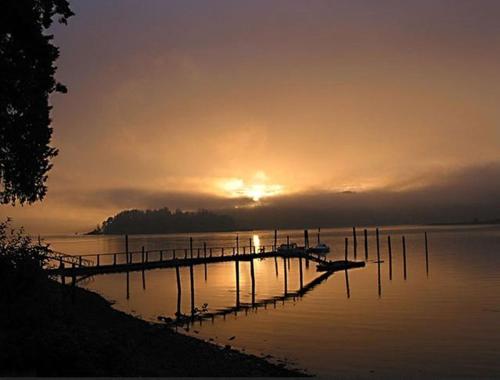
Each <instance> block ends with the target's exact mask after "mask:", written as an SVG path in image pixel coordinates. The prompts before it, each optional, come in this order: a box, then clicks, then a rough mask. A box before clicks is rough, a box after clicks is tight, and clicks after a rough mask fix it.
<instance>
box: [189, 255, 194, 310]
mask: <svg viewBox="0 0 500 380" xmlns="http://www.w3.org/2000/svg"><path fill="white" fill-rule="evenodd" d="M189 281H190V283H191V315H194V307H195V306H194V273H193V264H191V265H190V266H189Z"/></svg>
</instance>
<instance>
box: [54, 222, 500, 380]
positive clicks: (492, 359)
mask: <svg viewBox="0 0 500 380" xmlns="http://www.w3.org/2000/svg"><path fill="white" fill-rule="evenodd" d="M366 229H367V233H366V242H363V243H365V249H364V251H365V254H364V256H365V258H366V257H368V256H369V255H370V253H372V252H373V254H372V255H371V259H373V261H371V262H370V263H369V264H368V265H367V266H366V268H364V269H359V270H354V271H348V273H345V271H344V273H336V274H334V275H332V276H331V277H330V278H329V279H328V280H326V279H325V280H324V282H322V284H321V285H319V286H317V287H316V288H315V290H314V292H313V293H311V294H308V295H307V296H306V297H303V296H300V295H299V293H298V292H293V291H292V290H295V289H298V291H300V290H301V289H304V288H306V287H307V284H309V283H310V282H311V281H313V280H314V279H315V278H316V277H317V276H318V273H317V272H316V270H315V269H316V268H315V267H316V266H315V264H314V263H312V265H310V266H309V265H308V264H309V263H308V260H306V263H305V265H303V263H302V264H301V263H297V264H296V262H295V261H294V260H292V262H291V266H290V269H288V265H287V264H286V262H284V263H283V264H281V262H279V263H278V261H279V260H281V259H278V260H276V261H275V262H274V263H273V260H274V259H267V260H264V261H263V262H260V261H258V262H257V263H255V262H254V268H253V271H254V276H255V290H253V287H252V278H251V277H252V274H251V273H252V270H251V268H250V262H249V261H241V262H239V266H240V267H241V268H239V269H240V271H239V272H240V273H239V278H238V281H237V283H238V285H236V284H235V277H236V274H235V267H233V263H221V264H216V265H210V268H209V269H210V278H207V281H206V282H204V281H196V279H195V281H194V291H195V292H196V298H195V300H198V303H199V302H206V303H209V308H208V310H207V312H205V314H206V317H207V319H211V320H212V323H202V322H200V323H202V327H200V328H199V329H198V330H199V333H198V334H196V335H195V336H197V337H201V338H203V339H207V340H208V339H209V338H212V339H215V340H216V341H217V343H219V344H231V345H232V346H235V347H239V348H241V347H245V348H246V351H247V352H251V353H254V354H260V353H261V352H264V353H266V354H267V353H269V354H272V355H274V356H279V357H283V356H287V357H290V358H293V359H294V360H295V361H296V362H297V365H298V366H300V367H302V368H308V369H309V370H310V371H311V373H314V374H320V375H325V376H326V375H328V374H331V373H332V372H335V373H336V374H338V375H339V376H340V377H356V378H367V377H370V376H375V375H373V374H372V373H371V372H370V371H372V370H373V371H375V374H376V376H378V377H381V378H382V377H384V378H388V377H393V376H394V374H396V373H397V374H399V375H400V376H403V375H404V376H406V375H408V377H412V376H413V377H445V376H448V377H450V376H463V377H477V376H487V377H490V378H491V377H493V378H496V377H499V376H500V369H499V366H498V357H499V356H500V352H499V350H498V347H500V332H499V330H498V321H497V319H498V310H497V309H498V307H497V305H498V304H500V294H499V292H498V289H499V288H500V274H499V273H498V271H497V270H496V268H498V266H499V265H500V256H499V255H498V252H499V251H500V228H498V227H495V228H493V227H487V228H486V227H484V228H481V229H480V228H477V227H471V228H468V229H465V228H462V227H457V228H454V229H453V230H452V229H451V228H450V227H443V228H438V227H435V228H432V229H429V230H430V231H431V235H432V236H426V235H428V234H425V231H424V229H423V228H422V227H390V228H383V229H381V230H380V232H379V234H380V237H382V240H380V241H379V253H378V255H377V262H376V263H377V266H375V265H371V264H372V263H374V262H375V257H374V254H375V252H376V250H377V247H376V243H377V242H376V239H375V237H376V230H375V229H371V228H370V229H368V228H366ZM321 232H322V234H321V240H322V241H324V242H326V243H327V244H328V245H330V246H331V247H332V252H331V254H330V255H329V258H331V259H335V260H339V259H343V258H344V252H342V250H343V248H344V243H345V241H344V238H345V237H346V236H349V237H351V234H352V228H347V229H335V230H329V229H327V230H322V231H321ZM358 232H359V233H358V234H357V235H358V236H357V239H359V240H360V241H359V245H358V247H359V248H360V249H359V252H357V254H359V258H361V257H362V256H363V253H362V250H363V243H361V240H362V239H363V236H361V235H364V229H363V233H361V230H358ZM303 233H304V231H303V230H300V231H295V232H294V231H287V232H282V233H281V234H280V235H281V239H277V242H278V243H280V240H281V241H282V242H283V241H284V240H285V237H286V236H290V240H291V241H292V242H296V241H298V239H302V236H303ZM253 235H258V236H259V241H260V243H259V244H260V246H263V245H266V246H272V245H273V243H274V233H273V232H272V231H271V232H270V233H267V234H266V233H260V232H259V233H257V232H252V233H245V232H241V233H240V236H239V237H240V238H241V239H243V240H241V241H244V242H245V243H246V245H248V239H249V237H251V238H252V240H253ZM280 235H278V238H279V237H280ZM389 235H392V236H389ZM403 235H404V236H405V245H406V248H405V249H403V239H402V236H403ZM386 236H387V239H385V237H386ZM176 238H177V239H178V241H176V240H175V239H173V238H171V237H163V236H158V237H140V236H133V237H131V238H130V242H129V244H130V246H131V250H140V247H141V246H143V245H144V246H146V247H147V249H148V250H153V249H155V248H156V249H160V248H167V247H169V248H174V249H178V253H181V252H182V250H184V248H185V247H186V246H187V241H188V240H187V239H188V238H187V237H186V236H185V235H182V236H178V237H176ZM429 238H430V239H429ZM80 239H81V241H85V242H89V243H88V244H89V246H86V245H78V244H80V243H66V242H62V243H60V244H66V245H65V246H61V247H57V245H54V248H55V249H58V250H61V251H64V252H72V249H73V252H75V253H92V252H94V253H95V252H118V251H121V250H123V238H121V237H120V238H115V237H82V238H80ZM217 239H219V240H217ZM352 239H353V245H352V246H353V247H354V236H353V237H352ZM399 239H401V243H398V242H399V241H400V240H399ZM61 240H62V239H61ZM74 241H77V239H74V238H73V240H71V242H74ZM204 241H206V242H207V244H208V245H209V246H221V245H223V244H226V245H234V243H235V235H234V234H212V235H210V234H205V235H200V236H195V238H194V242H193V244H194V246H195V247H200V246H202V242H204ZM396 243H398V244H396ZM71 244H73V245H71ZM252 244H253V246H256V244H255V241H254V240H253V241H252ZM400 244H401V245H400ZM386 245H387V248H386ZM430 245H432V247H431V246H430ZM179 250H180V251H179ZM351 251H352V250H351ZM195 252H196V251H195ZM229 252H231V249H228V253H229ZM207 254H208V252H207ZM431 254H432V257H430V255H431ZM398 255H400V256H401V258H400V259H398ZM407 255H411V257H405V256H407ZM179 256H181V257H182V253H181V254H179ZM393 256H394V257H393ZM135 257H136V256H135ZM110 260H111V259H110ZM430 260H432V264H433V273H434V274H437V273H439V276H430V275H429V273H430V268H429V266H430ZM134 261H136V259H135V258H134ZM297 261H299V260H297ZM110 262H111V261H110ZM234 265H236V264H234ZM405 267H406V276H405ZM379 268H380V269H379ZM280 269H286V270H280ZM188 271H190V268H189V267H186V268H179V279H178V283H177V289H176V286H175V285H174V283H175V282H176V276H177V273H176V272H177V270H176V269H175V268H172V269H161V270H153V271H148V273H147V276H148V278H147V281H148V284H147V289H146V290H144V292H140V297H135V294H136V293H134V289H141V275H142V273H141V272H136V273H134V272H131V273H130V274H126V280H127V284H126V285H127V292H126V294H124V292H123V285H124V284H123V280H124V276H123V275H122V274H120V275H106V276H95V278H94V280H93V281H92V282H91V283H89V284H88V285H86V286H88V287H89V288H91V289H95V290H97V291H99V292H100V293H101V294H103V295H105V296H106V297H108V298H110V299H113V300H116V301H117V302H116V304H115V307H117V308H119V309H121V310H124V311H128V312H130V310H136V311H137V313H138V314H141V315H143V316H144V318H147V319H149V320H155V319H156V318H157V316H158V315H168V316H172V315H175V314H176V313H179V314H178V315H180V313H182V312H184V313H185V314H186V315H188V316H189V318H191V315H189V311H190V309H191V310H193V308H194V309H196V307H195V306H196V305H195V303H194V301H193V302H190V300H189V295H188V294H187V293H188V292H182V294H181V290H180V289H181V285H182V287H184V289H187V288H188V287H189V286H190V284H189V282H190V277H189V275H188ZM384 271H387V272H388V275H387V274H386V273H385V272H384ZM301 272H302V281H301ZM393 272H394V273H395V274H397V273H401V274H402V275H399V276H398V275H394V276H393ZM410 272H411V276H409V273H410ZM193 276H194V277H196V278H202V276H204V267H203V266H198V267H194V268H193ZM285 276H286V285H285V282H284V281H285V278H284V277H285ZM379 276H380V292H379V291H378V290H377V293H375V292H376V291H375V278H377V280H376V281H377V288H379V285H378V281H379ZM385 276H388V278H389V279H390V280H391V281H386V282H385V283H383V284H382V280H383V279H387V277H385ZM405 277H406V282H405ZM403 284H404V286H403ZM285 286H286V295H287V298H286V299H285V291H284V288H285ZM235 288H237V292H236V293H237V302H236V306H237V307H238V308H237V310H234V309H235V308H236V306H235V297H234V294H235ZM382 288H383V289H382ZM378 293H380V298H381V299H380V300H379V298H378V296H377V295H376V294H378ZM303 294H304V293H303ZM193 296H194V294H193ZM294 299H295V301H294ZM266 300H267V301H268V302H269V303H266V302H264V301H266ZM285 300H286V302H285ZM299 300H300V302H297V301H299ZM281 301H282V302H281ZM261 302H264V303H263V304H261ZM268 304H269V305H271V307H267V305H268ZM259 305H262V310H261V312H260V313H258V314H257V313H255V311H256V308H259V307H260V306H259ZM281 305H283V307H279V306H281ZM266 307H267V310H266ZM202 309H203V308H202ZM225 309H231V312H230V315H234V314H237V317H229V318H226V314H223V313H222V310H225ZM241 311H245V313H242V312H241ZM210 313H212V314H213V315H212V316H210ZM217 313H220V314H217ZM245 314H247V316H245ZM198 315H199V314H197V316H198ZM217 315H220V316H221V317H222V318H220V319H215V322H214V317H215V316H217ZM223 320H225V322H224V323H223ZM217 321H218V322H217ZM196 325H198V324H196ZM311 326H314V329H311ZM190 334H194V333H193V332H192V330H191V331H190ZM231 336H236V339H235V340H234V341H228V340H227V338H228V337H231ZM471 347H473V348H474V349H471ZM332 357H335V358H336V359H338V360H335V361H333V360H331V358H332ZM360 357H362V358H363V360H362V361H360V360H359V358H360Z"/></svg>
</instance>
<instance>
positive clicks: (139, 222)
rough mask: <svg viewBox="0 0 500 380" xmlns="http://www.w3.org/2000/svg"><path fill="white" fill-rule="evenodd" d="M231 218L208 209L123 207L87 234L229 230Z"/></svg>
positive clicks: (232, 227) (233, 227)
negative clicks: (125, 208) (194, 210)
mask: <svg viewBox="0 0 500 380" xmlns="http://www.w3.org/2000/svg"><path fill="white" fill-rule="evenodd" d="M235 228H236V223H235V221H234V219H233V218H232V217H230V216H227V215H218V214H215V213H213V212H210V211H208V210H199V211H196V212H189V211H181V210H176V211H175V212H171V211H170V210H169V209H168V208H162V209H158V210H126V211H122V212H120V213H118V214H116V215H115V216H114V217H109V218H108V219H107V220H106V221H104V222H103V223H102V225H100V226H98V227H97V228H96V229H95V230H94V231H92V232H90V234H109V235H111V234H167V233H181V232H214V231H232V230H234V229H235Z"/></svg>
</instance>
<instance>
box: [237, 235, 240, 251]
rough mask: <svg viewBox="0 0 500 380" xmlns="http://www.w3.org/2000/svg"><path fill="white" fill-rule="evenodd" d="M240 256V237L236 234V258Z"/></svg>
mask: <svg viewBox="0 0 500 380" xmlns="http://www.w3.org/2000/svg"><path fill="white" fill-rule="evenodd" d="M239 254H240V237H239V236H238V234H236V256H238V255H239Z"/></svg>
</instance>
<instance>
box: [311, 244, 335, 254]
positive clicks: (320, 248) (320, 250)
mask: <svg viewBox="0 0 500 380" xmlns="http://www.w3.org/2000/svg"><path fill="white" fill-rule="evenodd" d="M307 252H308V253H315V254H318V255H326V254H327V253H329V252H330V247H329V246H327V245H326V244H324V243H321V244H318V245H317V246H315V247H310V248H308V249H307Z"/></svg>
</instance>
